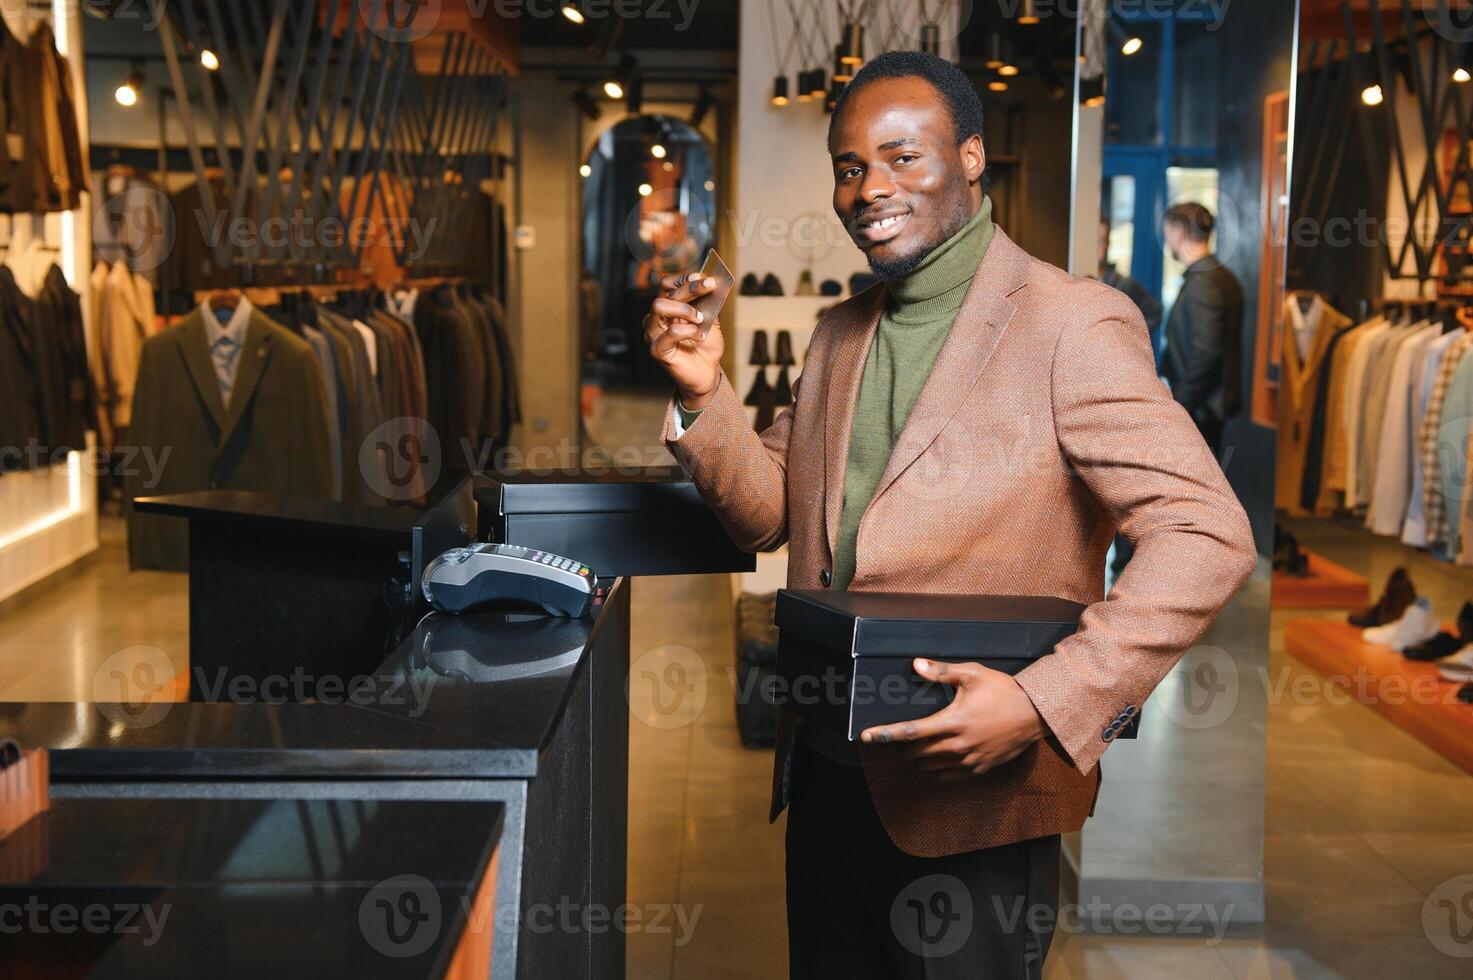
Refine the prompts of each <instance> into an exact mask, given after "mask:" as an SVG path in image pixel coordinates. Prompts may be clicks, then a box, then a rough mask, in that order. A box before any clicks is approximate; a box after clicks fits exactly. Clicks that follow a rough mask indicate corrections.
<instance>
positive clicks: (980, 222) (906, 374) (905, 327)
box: [676, 197, 993, 592]
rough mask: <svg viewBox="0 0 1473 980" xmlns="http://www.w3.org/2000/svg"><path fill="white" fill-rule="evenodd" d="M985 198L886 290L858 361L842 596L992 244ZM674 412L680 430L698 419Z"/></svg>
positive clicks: (839, 585)
mask: <svg viewBox="0 0 1473 980" xmlns="http://www.w3.org/2000/svg"><path fill="white" fill-rule="evenodd" d="M992 231H993V224H992V199H991V198H988V197H984V198H983V199H982V206H981V207H980V208H978V209H977V213H976V214H975V215H973V217H972V220H971V221H969V222H967V224H966V226H965V227H963V228H962V229H961V231H958V232H957V233H956V234H955V235H953V236H951V237H950V238H948V239H947V240H946V241H945V242H942V243H941V244H940V245H939V246H937V247H936V250H935V251H933V252H932V253H931V254H930V255H928V256H926V258H925V260H924V261H922V262H921V264H920V265H919V266H917V267H916V269H915V271H913V272H912V273H911V274H910V275H908V276H906V277H905V278H904V279H901V280H899V281H897V282H892V283H890V284H889V287H888V288H889V296H888V297H887V299H886V302H885V309H884V312H883V313H881V315H880V324H879V327H878V329H877V330H876V331H875V339H874V342H873V343H872V344H871V345H870V349H869V356H868V357H867V358H866V360H865V362H864V374H863V376H862V377H861V379H860V383H859V395H858V397H857V398H856V400H855V403H854V423H853V428H852V429H851V431H850V436H849V461H848V463H847V465H846V467H845V471H844V509H843V512H842V516H841V517H840V519H839V542H838V547H837V549H836V550H835V553H834V569H833V580H832V583H831V588H833V589H835V590H837V591H841V592H842V591H844V590H845V589H847V588H848V587H849V582H850V581H851V580H852V579H853V578H854V553H855V546H856V544H857V539H858V537H859V521H860V518H862V517H863V516H864V512H865V509H866V508H868V507H869V502H870V498H872V497H873V496H874V493H875V486H876V485H877V484H878V483H879V482H880V475H881V474H883V473H884V472H885V466H886V465H887V464H888V463H889V462H890V454H891V453H892V452H893V451H894V449H895V443H896V442H898V441H899V439H900V433H901V431H902V430H903V429H904V428H905V421H906V419H908V418H909V417H910V411H911V409H912V408H914V407H915V403H916V399H917V398H919V397H920V394H921V388H922V387H924V386H925V383H926V378H928V377H929V376H930V374H931V365H933V364H934V363H935V362H936V355H937V354H939V353H940V352H941V345H942V344H943V343H945V342H946V335H947V334H948V333H950V332H951V324H952V321H953V320H955V319H956V311H957V310H959V309H961V305H962V300H963V299H964V298H965V297H966V295H967V287H968V286H970V285H971V283H972V276H973V275H974V274H975V273H976V272H977V267H978V266H979V265H980V264H981V263H982V256H983V255H984V254H985V253H986V252H987V246H988V243H990V242H991V241H992ZM676 404H677V407H679V408H680V421H681V425H682V427H683V428H689V427H690V426H691V425H692V424H693V423H694V422H695V420H696V418H697V416H699V415H700V412H699V411H696V412H690V411H687V410H686V409H685V408H684V407H683V406H680V405H679V402H678V401H677V403H676Z"/></svg>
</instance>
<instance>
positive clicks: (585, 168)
mask: <svg viewBox="0 0 1473 980" xmlns="http://www.w3.org/2000/svg"><path fill="white" fill-rule="evenodd" d="M592 175H593V168H592V167H590V166H589V165H588V164H586V163H584V164H580V165H579V167H578V176H579V177H591V176H592Z"/></svg>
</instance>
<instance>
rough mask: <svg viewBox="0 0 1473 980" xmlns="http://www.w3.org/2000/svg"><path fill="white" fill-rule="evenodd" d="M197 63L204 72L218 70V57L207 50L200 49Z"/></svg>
mask: <svg viewBox="0 0 1473 980" xmlns="http://www.w3.org/2000/svg"><path fill="white" fill-rule="evenodd" d="M199 63H200V65H201V66H203V67H204V70H205V71H219V70H220V56H219V55H217V54H215V52H213V51H211V50H210V49H209V48H200V52H199Z"/></svg>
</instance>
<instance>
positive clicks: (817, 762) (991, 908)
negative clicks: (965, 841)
mask: <svg viewBox="0 0 1473 980" xmlns="http://www.w3.org/2000/svg"><path fill="white" fill-rule="evenodd" d="M794 751H795V752H796V753H797V757H796V758H795V759H794V768H793V774H792V784H791V785H792V790H791V793H792V798H791V803H790V809H789V810H788V831H787V852H788V856H787V877H788V967H789V975H790V976H791V977H792V980H817V978H827V977H845V978H869V977H873V978H876V980H878V978H892V977H899V978H904V980H921V978H952V977H955V978H959V980H960V978H963V977H965V978H976V977H986V978H987V980H1037V978H1039V977H1041V976H1042V975H1043V959H1044V956H1045V955H1046V954H1047V953H1048V947H1049V942H1050V940H1051V939H1052V938H1053V925H1054V922H1055V920H1056V919H1057V917H1058V896H1059V837H1058V835H1056V834H1055V835H1052V836H1048V837H1039V838H1035V839H1033V840H1026V841H1022V842H1020V843H1017V844H1008V845H1005V846H1003V847H991V848H985V849H983V850H978V851H969V852H967V853H964V854H957V855H953V856H950V857H941V858H919V857H914V856H912V855H910V854H907V853H905V852H904V851H902V850H900V849H899V848H898V847H896V846H895V845H894V844H893V843H892V842H891V840H890V838H889V836H888V835H887V834H886V833H885V828H884V826H883V825H881V823H880V818H879V816H878V815H877V814H876V813H875V808H874V804H873V803H872V802H871V801H870V794H869V788H868V787H867V786H866V785H865V781H864V773H863V771H861V770H860V769H857V768H853V767H850V766H846V765H843V764H842V763H838V762H834V761H831V760H830V759H828V758H826V757H825V756H823V755H820V754H819V753H818V752H816V751H815V750H814V749H813V748H811V747H810V746H809V745H808V744H807V742H806V741H804V740H803V739H802V738H799V739H797V740H796V745H795V747H794Z"/></svg>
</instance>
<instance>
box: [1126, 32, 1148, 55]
mask: <svg viewBox="0 0 1473 980" xmlns="http://www.w3.org/2000/svg"><path fill="white" fill-rule="evenodd" d="M1145 45H1146V42H1145V41H1142V40H1141V39H1140V35H1138V34H1132V35H1131V36H1130V37H1128V38H1126V39H1125V43H1124V44H1122V45H1120V53H1121V54H1123V55H1125V56H1126V57H1127V58H1129V57H1130V56H1131V55H1133V54H1135V53H1136V52H1137V51H1139V50H1140V49H1141V48H1143V47H1145Z"/></svg>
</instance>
